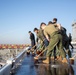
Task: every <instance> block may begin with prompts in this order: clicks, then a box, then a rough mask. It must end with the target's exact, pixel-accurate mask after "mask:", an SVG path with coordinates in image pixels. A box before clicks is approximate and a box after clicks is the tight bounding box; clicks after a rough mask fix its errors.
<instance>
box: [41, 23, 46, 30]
mask: <svg viewBox="0 0 76 75" xmlns="http://www.w3.org/2000/svg"><path fill="white" fill-rule="evenodd" d="M45 27H46V24H45V23H44V22H42V23H41V24H40V28H41V29H42V30H44V28H45Z"/></svg>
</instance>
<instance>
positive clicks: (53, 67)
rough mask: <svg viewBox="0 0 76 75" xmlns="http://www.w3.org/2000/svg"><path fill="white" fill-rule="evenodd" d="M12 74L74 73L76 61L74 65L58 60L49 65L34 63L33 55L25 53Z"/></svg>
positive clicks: (57, 74)
mask: <svg viewBox="0 0 76 75" xmlns="http://www.w3.org/2000/svg"><path fill="white" fill-rule="evenodd" d="M13 75H76V63H75V65H66V64H61V63H59V62H53V63H52V64H49V65H47V64H42V63H34V59H33V56H32V55H27V56H26V57H25V58H24V60H23V62H22V64H21V65H20V67H19V68H18V69H17V70H16V71H15V74H13Z"/></svg>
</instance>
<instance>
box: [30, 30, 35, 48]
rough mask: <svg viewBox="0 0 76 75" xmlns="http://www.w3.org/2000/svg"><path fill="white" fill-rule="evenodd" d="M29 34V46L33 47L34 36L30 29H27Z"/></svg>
mask: <svg viewBox="0 0 76 75" xmlns="http://www.w3.org/2000/svg"><path fill="white" fill-rule="evenodd" d="M29 34H30V40H31V46H32V47H33V46H34V45H35V36H34V34H33V33H32V32H31V31H29Z"/></svg>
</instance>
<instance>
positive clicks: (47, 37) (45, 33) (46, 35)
mask: <svg viewBox="0 0 76 75" xmlns="http://www.w3.org/2000/svg"><path fill="white" fill-rule="evenodd" d="M44 35H45V37H46V39H47V40H48V41H50V39H49V36H48V34H47V32H46V31H44Z"/></svg>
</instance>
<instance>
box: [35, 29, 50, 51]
mask: <svg viewBox="0 0 76 75" xmlns="http://www.w3.org/2000/svg"><path fill="white" fill-rule="evenodd" d="M34 32H35V33H36V35H37V39H36V43H38V41H39V40H40V48H41V50H44V48H45V47H47V46H48V44H49V42H48V40H47V39H46V38H45V36H44V34H43V30H42V29H37V28H34Z"/></svg>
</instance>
